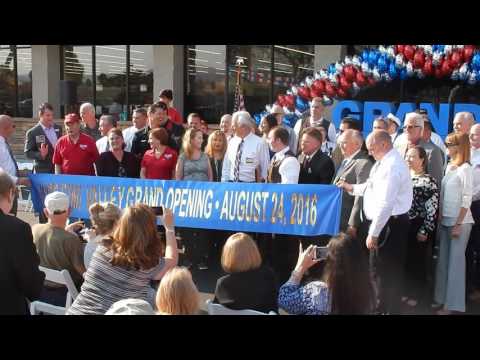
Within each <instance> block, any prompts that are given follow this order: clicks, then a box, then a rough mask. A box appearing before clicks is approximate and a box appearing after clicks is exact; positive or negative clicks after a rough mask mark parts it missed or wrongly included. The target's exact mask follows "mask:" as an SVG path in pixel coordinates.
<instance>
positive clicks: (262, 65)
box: [228, 45, 272, 114]
mask: <svg viewBox="0 0 480 360" xmlns="http://www.w3.org/2000/svg"><path fill="white" fill-rule="evenodd" d="M237 59H243V65H241V80H240V84H241V87H242V91H243V96H244V101H245V108H246V110H247V111H248V112H250V113H251V114H253V113H257V112H260V111H263V110H264V109H265V104H268V103H269V102H270V101H271V90H272V89H271V78H272V67H271V62H272V46H271V45H236V46H229V49H228V111H229V112H231V111H232V110H233V106H234V97H235V86H236V82H237Z"/></svg>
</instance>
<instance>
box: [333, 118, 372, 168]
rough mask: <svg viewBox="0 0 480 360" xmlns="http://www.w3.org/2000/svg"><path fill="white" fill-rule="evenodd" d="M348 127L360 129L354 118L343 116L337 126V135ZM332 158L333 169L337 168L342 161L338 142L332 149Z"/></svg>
mask: <svg viewBox="0 0 480 360" xmlns="http://www.w3.org/2000/svg"><path fill="white" fill-rule="evenodd" d="M348 129H353V130H358V131H361V130H362V129H361V126H360V123H359V122H358V120H355V119H353V118H351V117H348V116H347V117H344V118H343V119H342V121H341V122H340V126H339V127H338V134H339V136H340V135H342V134H343V133H344V132H345V131H346V130H348ZM363 150H365V149H363ZM332 160H333V164H334V165H335V169H338V167H339V166H340V164H341V163H342V161H343V154H342V150H341V149H340V145H339V144H338V142H337V145H336V146H335V149H333V152H332Z"/></svg>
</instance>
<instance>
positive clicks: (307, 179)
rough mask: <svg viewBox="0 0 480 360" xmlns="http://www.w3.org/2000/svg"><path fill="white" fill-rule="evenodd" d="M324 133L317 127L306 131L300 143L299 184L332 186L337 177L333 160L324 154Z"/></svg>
mask: <svg viewBox="0 0 480 360" xmlns="http://www.w3.org/2000/svg"><path fill="white" fill-rule="evenodd" d="M322 142H323V138H322V133H321V132H320V130H318V129H317V128H315V127H311V128H308V129H305V131H304V132H303V135H302V139H301V142H300V149H301V151H302V153H301V154H300V156H299V157H298V161H299V162H300V176H299V179H298V183H299V184H331V183H332V180H333V176H334V175H335V168H334V165H333V161H332V159H330V157H329V156H328V155H327V154H324V153H323V152H322V151H321V150H320V148H321V146H322Z"/></svg>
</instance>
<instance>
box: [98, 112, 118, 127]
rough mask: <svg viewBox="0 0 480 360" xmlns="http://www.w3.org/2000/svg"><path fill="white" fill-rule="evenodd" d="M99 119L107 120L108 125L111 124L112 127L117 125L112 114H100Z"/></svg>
mask: <svg viewBox="0 0 480 360" xmlns="http://www.w3.org/2000/svg"><path fill="white" fill-rule="evenodd" d="M99 120H104V121H105V120H107V121H108V122H109V123H110V125H112V126H113V127H117V120H116V119H115V117H114V116H112V115H102V116H100V119H99Z"/></svg>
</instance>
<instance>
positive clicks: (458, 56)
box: [450, 51, 463, 68]
mask: <svg viewBox="0 0 480 360" xmlns="http://www.w3.org/2000/svg"><path fill="white" fill-rule="evenodd" d="M450 61H451V64H452V65H453V67H454V68H458V67H460V65H461V64H462V61H463V58H462V53H460V52H459V51H455V52H454V53H453V54H452V58H451V60H450Z"/></svg>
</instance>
